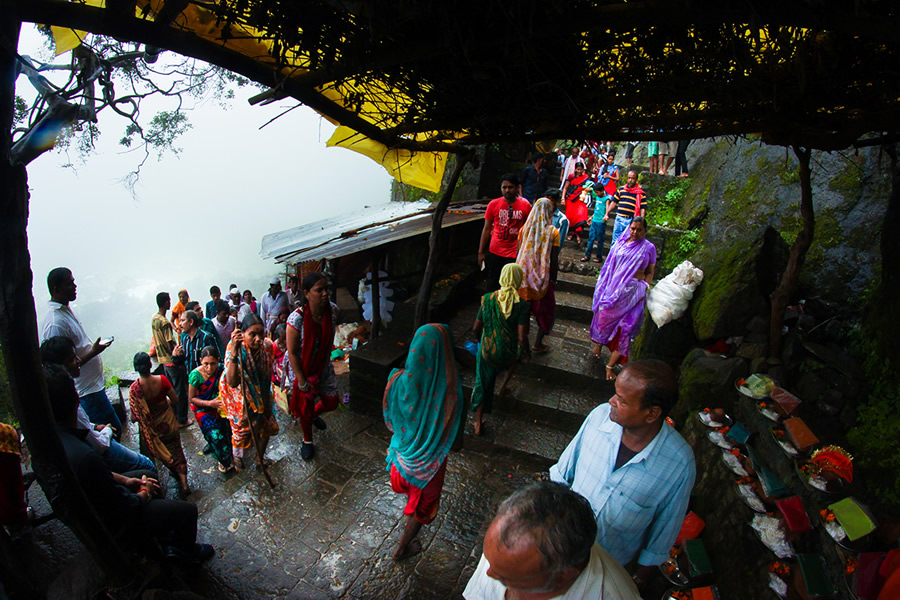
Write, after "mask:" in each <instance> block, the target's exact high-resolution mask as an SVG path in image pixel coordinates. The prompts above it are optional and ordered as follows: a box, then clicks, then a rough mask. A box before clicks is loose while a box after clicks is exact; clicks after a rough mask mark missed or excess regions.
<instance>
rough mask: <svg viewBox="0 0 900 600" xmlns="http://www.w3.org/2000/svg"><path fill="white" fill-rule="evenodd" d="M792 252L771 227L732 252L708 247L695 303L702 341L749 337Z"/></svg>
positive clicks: (696, 325) (738, 242)
mask: <svg viewBox="0 0 900 600" xmlns="http://www.w3.org/2000/svg"><path fill="white" fill-rule="evenodd" d="M788 252H789V248H788V247H787V244H786V243H785V242H784V240H783V239H782V238H781V236H780V235H778V232H776V231H775V230H774V229H772V228H771V227H769V228H767V229H765V230H764V231H761V232H759V235H757V236H756V237H755V238H752V239H741V240H736V241H735V242H734V243H733V244H732V245H731V247H730V248H728V249H722V248H719V249H717V250H715V251H713V250H712V249H707V251H706V252H704V253H703V254H702V256H701V257H700V258H698V260H697V263H698V264H703V265H705V266H704V267H702V268H703V269H704V274H705V276H704V279H703V283H701V284H700V287H698V288H697V291H696V292H695V293H694V298H693V300H692V302H691V317H692V319H693V323H694V333H695V335H696V336H697V338H698V339H700V340H713V339H718V338H724V337H728V336H731V335H743V333H744V331H745V330H746V327H747V324H748V323H749V322H750V321H751V319H753V318H754V317H764V316H765V315H766V314H767V313H768V311H769V303H768V296H769V294H770V293H771V292H772V290H773V289H775V286H776V284H777V282H778V278H779V277H780V274H781V272H782V271H783V270H784V267H785V265H786V264H787V256H788Z"/></svg>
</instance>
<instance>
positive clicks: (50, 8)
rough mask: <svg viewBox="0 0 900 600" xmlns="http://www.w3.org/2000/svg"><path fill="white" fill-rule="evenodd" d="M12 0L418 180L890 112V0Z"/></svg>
mask: <svg viewBox="0 0 900 600" xmlns="http://www.w3.org/2000/svg"><path fill="white" fill-rule="evenodd" d="M14 3H15V5H16V10H17V13H18V14H19V16H20V18H23V19H27V20H32V21H36V22H41V23H49V24H53V25H56V26H58V27H63V28H69V29H79V28H80V29H86V30H90V31H93V32H96V33H105V34H109V35H116V36H117V37H121V38H125V39H132V40H136V41H143V42H146V43H149V44H153V45H156V46H159V47H163V48H168V49H171V50H174V51H177V52H180V53H182V54H186V55H189V56H195V57H197V58H202V59H204V60H207V61H209V62H212V63H214V64H217V65H220V66H223V67H225V68H228V69H230V70H232V71H235V72H237V73H240V74H242V75H245V76H247V77H250V78H251V79H254V80H256V81H258V82H261V83H263V84H265V85H268V86H271V93H270V97H275V98H277V97H289V96H290V97H294V98H296V99H297V100H299V101H300V102H302V103H304V104H307V105H309V106H311V107H312V108H314V109H315V110H317V111H318V112H320V113H321V114H322V115H324V116H325V117H326V118H328V119H329V120H330V121H331V122H333V123H335V124H338V125H340V127H339V128H338V131H337V132H335V134H334V136H333V137H332V138H331V139H330V140H329V142H328V143H329V145H338V146H342V147H348V148H350V149H353V150H356V151H358V152H361V153H363V154H365V155H366V156H369V157H371V158H373V160H376V161H377V162H379V163H381V164H382V165H384V166H385V168H386V169H387V170H388V171H389V172H390V173H391V174H392V175H394V176H395V177H397V178H398V179H401V180H403V181H405V182H408V183H411V184H413V185H416V186H419V187H422V188H425V189H429V190H436V189H437V188H438V187H439V184H440V180H441V175H442V174H443V169H444V165H445V163H446V153H447V152H448V151H451V152H452V151H458V150H460V149H461V148H462V147H463V146H467V145H472V144H481V143H494V142H503V141H522V140H533V141H534V142H536V143H537V142H539V141H542V140H555V139H566V138H568V139H592V140H639V139H658V140H672V139H685V138H698V137H708V136H715V135H728V134H744V133H759V134H761V135H762V138H763V139H764V140H765V141H767V142H770V143H778V144H799V145H802V146H806V147H813V148H820V149H836V148H843V147H846V146H848V145H850V144H853V143H856V142H859V141H860V140H861V139H863V138H867V137H869V138H871V137H873V135H874V137H882V136H884V135H885V134H886V135H887V138H892V137H893V136H895V135H896V133H897V128H898V123H900V77H897V76H896V68H897V65H898V64H900V36H898V35H897V31H900V18H898V11H900V7H898V3H896V2H894V1H893V0H859V1H857V2H853V3H847V2H837V1H834V0H794V1H793V2H788V3H785V2H781V1H775V0H754V1H753V2H742V3H733V2H721V0H690V1H688V0H681V1H679V0H644V1H642V2H626V1H622V0H599V1H587V0H570V1H569V2H546V1H538V0H520V1H517V2H508V1H505V0H481V1H479V2H477V3H463V4H460V3H446V2H431V1H425V0H423V1H420V2H414V3H412V2H392V1H387V0H385V1H379V2H374V1H365V0H356V1H349V2H344V1H340V2H339V1H336V0H307V1H304V2H296V1H294V0H220V1H217V2H208V1H202V2H201V1H191V0H168V1H165V2H164V1H163V0H137V1H134V0H130V1H129V0H117V1H116V2H115V3H109V6H107V5H106V4H104V3H102V2H98V1H97V0H88V1H86V2H67V1H65V0H18V1H16V2H14ZM132 5H133V10H131V8H132ZM68 37H69V38H70V42H69V45H71V43H72V42H71V38H72V37H73V36H72V35H71V33H70V34H68ZM60 42H61V43H62V40H60ZM64 47H66V46H63V45H61V46H60V48H64Z"/></svg>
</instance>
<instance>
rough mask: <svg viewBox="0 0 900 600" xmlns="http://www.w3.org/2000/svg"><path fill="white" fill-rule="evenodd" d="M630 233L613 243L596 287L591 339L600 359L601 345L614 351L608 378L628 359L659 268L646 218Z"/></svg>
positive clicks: (607, 368) (637, 219) (607, 374)
mask: <svg viewBox="0 0 900 600" xmlns="http://www.w3.org/2000/svg"><path fill="white" fill-rule="evenodd" d="M628 232H629V235H628V236H625V235H622V236H620V237H619V239H618V240H616V243H615V244H613V247H612V248H611V249H610V251H609V256H607V257H606V262H604V263H603V269H602V270H601V271H600V277H598V278H597V285H596V287H595V288H594V302H593V306H592V308H593V311H594V318H593V320H592V321H591V340H593V342H594V348H593V353H594V356H596V357H597V358H600V346H601V345H602V346H606V347H608V348H609V350H610V352H611V355H610V357H609V362H607V363H606V378H607V379H615V378H616V372H615V367H616V364H618V363H619V362H622V363H624V362H627V359H628V347H629V346H630V345H631V338H632V337H634V336H635V335H636V334H637V332H638V331H639V330H640V328H641V323H642V322H643V320H644V303H645V301H646V299H647V289H648V287H649V284H650V282H651V281H652V280H653V270H654V268H655V267H656V246H654V245H653V244H652V243H651V242H650V241H648V240H647V222H646V221H645V220H644V218H643V217H635V218H634V220H633V221H632V222H631V225H630V226H629V229H628Z"/></svg>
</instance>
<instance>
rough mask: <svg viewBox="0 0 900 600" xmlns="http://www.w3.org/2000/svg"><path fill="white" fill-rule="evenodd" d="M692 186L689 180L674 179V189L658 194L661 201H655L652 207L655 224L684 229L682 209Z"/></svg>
mask: <svg viewBox="0 0 900 600" xmlns="http://www.w3.org/2000/svg"><path fill="white" fill-rule="evenodd" d="M690 185H691V182H690V180H689V179H687V178H674V185H672V187H670V188H669V189H668V190H665V192H664V193H662V192H663V190H660V192H661V193H659V194H657V196H658V198H659V199H658V200H655V201H654V203H653V207H652V214H653V222H654V224H658V225H666V226H669V227H676V228H678V227H684V223H682V217H681V216H680V209H681V205H682V203H683V202H684V197H685V194H686V193H687V190H688V188H689V187H690Z"/></svg>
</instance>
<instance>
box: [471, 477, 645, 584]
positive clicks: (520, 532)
mask: <svg viewBox="0 0 900 600" xmlns="http://www.w3.org/2000/svg"><path fill="white" fill-rule="evenodd" d="M596 535H597V523H596V522H595V521H594V513H593V511H592V510H591V505H590V503H589V502H588V501H587V500H586V499H585V498H584V497H583V496H580V495H579V494H576V493H575V492H573V491H571V490H569V489H568V488H566V487H565V486H564V485H560V484H558V483H536V484H533V485H530V486H528V487H526V488H523V489H521V490H519V491H517V492H515V493H514V494H513V495H512V496H510V497H509V498H507V499H506V500H504V502H503V504H501V505H500V508H499V509H498V511H497V516H496V517H494V520H493V521H492V522H491V525H490V527H488V530H487V533H486V534H485V536H484V553H483V554H482V555H481V561H480V562H479V563H478V567H477V568H476V569H475V573H474V574H473V575H472V578H471V579H470V580H469V583H468V585H466V589H465V591H464V592H463V597H464V598H465V599H466V600H504V598H518V599H521V600H547V599H549V598H555V599H559V600H576V599H578V600H580V599H582V598H591V599H597V600H641V597H640V595H639V594H638V591H637V587H635V585H634V582H633V581H632V580H631V578H630V577H629V576H628V573H627V572H626V571H625V569H624V568H623V567H622V565H620V564H619V563H617V562H616V561H615V559H613V558H612V557H611V556H610V555H609V554H608V553H607V552H606V551H605V550H604V549H603V548H601V547H600V545H599V544H596V543H595V542H594V538H595V537H596Z"/></svg>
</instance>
